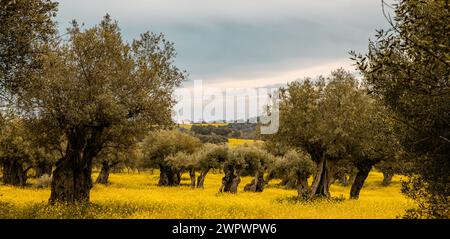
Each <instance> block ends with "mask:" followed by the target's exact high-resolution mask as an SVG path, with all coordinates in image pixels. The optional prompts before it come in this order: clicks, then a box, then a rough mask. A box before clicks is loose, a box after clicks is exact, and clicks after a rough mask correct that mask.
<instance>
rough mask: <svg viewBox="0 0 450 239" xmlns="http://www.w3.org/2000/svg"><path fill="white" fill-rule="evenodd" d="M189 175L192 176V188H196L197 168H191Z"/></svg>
mask: <svg viewBox="0 0 450 239" xmlns="http://www.w3.org/2000/svg"><path fill="white" fill-rule="evenodd" d="M189 177H190V178H191V188H195V169H191V170H189Z"/></svg>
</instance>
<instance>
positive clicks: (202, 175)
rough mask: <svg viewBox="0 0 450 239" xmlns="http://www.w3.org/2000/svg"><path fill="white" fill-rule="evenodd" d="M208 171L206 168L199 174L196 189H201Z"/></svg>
mask: <svg viewBox="0 0 450 239" xmlns="http://www.w3.org/2000/svg"><path fill="white" fill-rule="evenodd" d="M209 170H210V168H206V169H204V170H202V171H201V172H200V175H199V176H198V178H197V188H203V184H204V183H205V178H206V175H207V174H208V172H209Z"/></svg>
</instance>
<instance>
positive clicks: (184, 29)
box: [57, 0, 386, 87]
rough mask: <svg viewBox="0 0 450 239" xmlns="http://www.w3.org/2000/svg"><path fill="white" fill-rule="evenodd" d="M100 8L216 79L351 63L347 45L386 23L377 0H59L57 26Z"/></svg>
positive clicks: (279, 75) (255, 81) (354, 46)
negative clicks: (168, 44) (164, 41)
mask: <svg viewBox="0 0 450 239" xmlns="http://www.w3.org/2000/svg"><path fill="white" fill-rule="evenodd" d="M106 13H109V14H110V15H112V17H113V18H114V19H116V20H118V21H119V25H120V27H121V29H122V33H123V36H124V38H125V39H127V41H131V40H132V39H133V38H137V37H138V36H139V34H140V33H142V32H145V31H152V32H158V33H159V32H163V33H165V34H166V36H167V38H168V39H169V40H170V41H173V42H174V43H175V46H176V49H177V52H178V56H177V59H176V64H177V65H178V66H179V67H181V68H183V69H185V70H187V71H188V72H189V74H190V79H191V80H204V82H205V83H206V84H212V85H214V86H218V87H228V86H231V87H235V86H236V85H237V84H238V85H239V86H255V87H260V86H265V85H276V84H284V83H286V82H288V81H292V80H295V79H298V78H303V77H305V76H311V77H314V76H317V75H319V74H324V75H326V74H329V72H330V71H331V70H332V69H335V68H337V67H340V66H342V67H344V68H346V69H349V70H353V69H354V67H353V66H352V65H351V64H352V63H351V62H350V60H349V59H348V58H349V55H348V51H349V50H357V51H364V50H365V49H366V48H367V43H368V39H369V38H370V37H372V36H373V35H374V32H375V29H378V28H381V27H384V26H386V21H385V20H384V18H383V16H382V13H381V1H380V0H320V1H312V0H308V1H307V0H127V1H124V0H95V1H92V0H91V1H88V0H60V6H59V15H58V18H57V20H58V22H59V27H60V29H61V30H62V31H63V30H64V29H66V28H67V27H68V22H69V21H71V20H72V19H77V20H78V21H79V22H83V23H85V24H86V26H93V25H95V24H98V23H99V21H100V20H101V18H102V16H104V15H105V14H106Z"/></svg>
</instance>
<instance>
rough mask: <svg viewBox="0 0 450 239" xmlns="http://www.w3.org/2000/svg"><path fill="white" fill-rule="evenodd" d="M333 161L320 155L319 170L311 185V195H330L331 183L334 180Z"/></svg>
mask: <svg viewBox="0 0 450 239" xmlns="http://www.w3.org/2000/svg"><path fill="white" fill-rule="evenodd" d="M332 170H333V161H332V160H329V159H328V158H327V157H325V154H323V155H322V157H320V159H319V160H318V163H317V170H316V173H315V174H314V180H313V183H312V186H311V193H310V197H330V196H331V194H330V184H331V180H332V172H333V171H332Z"/></svg>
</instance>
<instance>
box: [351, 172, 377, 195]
mask: <svg viewBox="0 0 450 239" xmlns="http://www.w3.org/2000/svg"><path fill="white" fill-rule="evenodd" d="M371 169H372V165H363V166H359V167H358V173H357V174H356V177H355V181H354V182H353V184H352V187H351V189H350V199H358V198H359V193H360V192H361V189H362V187H363V186H364V182H365V181H366V179H367V176H369V173H370V170H371Z"/></svg>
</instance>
